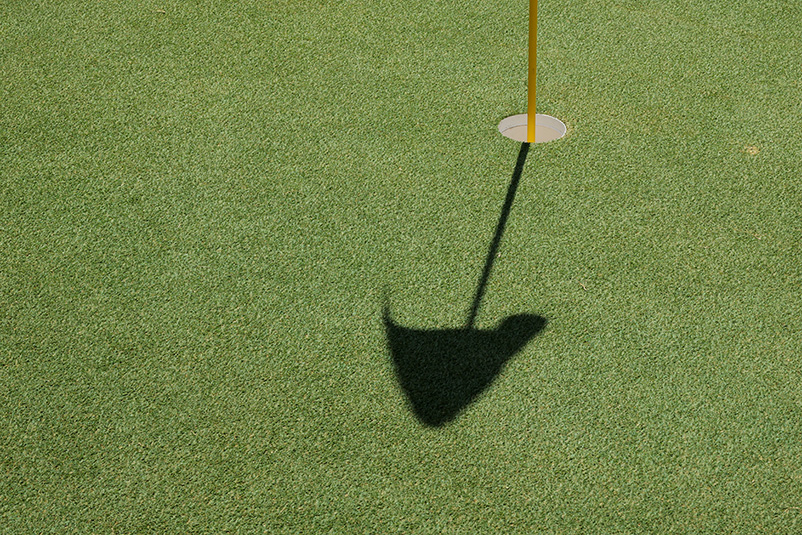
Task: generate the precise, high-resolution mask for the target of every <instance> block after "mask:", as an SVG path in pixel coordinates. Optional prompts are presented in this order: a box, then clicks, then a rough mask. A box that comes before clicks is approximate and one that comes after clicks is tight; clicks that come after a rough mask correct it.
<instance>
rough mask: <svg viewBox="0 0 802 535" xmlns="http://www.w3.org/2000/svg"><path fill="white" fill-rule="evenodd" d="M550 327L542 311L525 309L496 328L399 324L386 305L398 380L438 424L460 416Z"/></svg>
mask: <svg viewBox="0 0 802 535" xmlns="http://www.w3.org/2000/svg"><path fill="white" fill-rule="evenodd" d="M545 326H546V319H545V318H543V317H541V316H535V315H531V314H520V315H515V316H511V317H509V318H507V319H505V320H504V321H502V322H501V323H500V324H499V326H498V327H497V328H496V329H492V330H482V329H475V328H472V327H466V328H461V329H412V328H408V327H402V326H400V325H398V324H397V323H395V322H394V321H393V319H392V318H391V316H390V311H389V309H388V307H387V306H386V305H385V308H384V327H385V330H386V334H387V344H388V346H389V348H390V354H391V355H392V358H393V364H394V365H395V370H396V374H397V376H398V381H399V383H400V384H401V388H402V389H403V390H404V393H405V394H406V396H407V399H408V400H409V403H410V405H411V407H412V411H413V412H414V413H415V416H417V418H418V419H419V420H420V421H421V422H423V423H424V424H426V425H429V426H432V427H439V426H442V425H444V424H446V423H448V422H450V421H452V420H453V419H454V418H456V416H457V415H458V414H459V413H460V412H462V410H463V409H464V408H465V407H467V406H468V405H469V404H470V403H471V402H472V401H474V400H475V399H476V398H477V397H478V396H479V395H480V394H481V393H482V392H484V391H485V389H486V388H487V387H488V386H490V384H491V383H492V382H493V381H494V380H495V378H496V377H497V376H498V374H499V373H500V372H501V371H502V369H503V368H504V365H505V364H506V363H507V361H509V360H510V359H511V358H512V357H513V356H514V355H516V354H517V353H518V352H519V351H521V350H522V349H523V348H524V347H525V346H526V344H527V343H528V342H529V341H530V340H531V339H532V338H533V337H534V336H535V335H536V334H537V333H539V332H540V331H541V330H543V328H544V327H545Z"/></svg>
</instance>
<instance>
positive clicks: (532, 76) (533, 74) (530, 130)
mask: <svg viewBox="0 0 802 535" xmlns="http://www.w3.org/2000/svg"><path fill="white" fill-rule="evenodd" d="M536 85H537V0H529V86H528V98H529V102H528V107H527V110H526V142H527V143H534V142H535V95H536V91H535V86H536Z"/></svg>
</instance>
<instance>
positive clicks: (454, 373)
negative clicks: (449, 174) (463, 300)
mask: <svg viewBox="0 0 802 535" xmlns="http://www.w3.org/2000/svg"><path fill="white" fill-rule="evenodd" d="M528 151H529V144H528V143H522V144H521V150H520V152H519V153H518V160H517V162H516V165H515V171H514V172H513V176H512V180H511V181H510V185H509V188H508V189H507V196H506V198H505V201H504V206H503V208H502V210H501V216H500V217H499V221H498V224H497V225H496V232H495V235H494V236H493V241H492V242H491V245H490V249H489V251H488V253H487V257H486V259H485V265H484V269H483V271H482V275H481V277H480V279H479V284H478V287H477V290H476V294H475V296H474V299H473V303H472V305H471V309H470V312H469V314H468V320H467V322H466V324H465V326H464V327H461V328H456V329H415V328H409V327H404V326H401V325H398V324H397V323H396V322H395V321H394V320H393V318H392V314H391V312H390V306H389V303H387V302H386V301H385V303H384V308H383V314H382V317H383V321H384V327H385V333H386V336H387V345H388V349H389V351H390V356H391V357H392V360H393V364H394V367H395V371H396V375H397V377H398V381H399V383H400V385H401V388H402V389H403V391H404V393H405V394H406V396H407V399H408V400H409V403H410V406H411V408H412V412H413V413H414V414H415V416H416V417H417V418H418V420H420V421H421V422H422V423H423V424H425V425H428V426H432V427H439V426H442V425H445V424H447V423H449V422H451V421H453V420H454V419H455V418H456V417H457V416H458V415H459V414H460V413H461V412H462V411H463V410H464V409H465V408H466V407H467V406H468V405H469V404H470V403H472V402H473V401H474V400H476V399H477V398H478V397H479V396H480V395H481V394H482V392H484V391H485V390H486V389H487V388H488V387H489V386H490V385H491V384H492V383H493V381H494V380H495V378H496V377H497V376H498V375H499V373H501V371H502V370H503V368H504V365H505V364H506V363H507V362H508V361H509V360H510V359H511V358H512V357H513V356H515V355H516V354H517V353H518V352H520V351H521V350H522V349H523V348H524V347H525V346H526V345H527V344H528V343H529V341H530V340H531V339H532V338H533V337H534V336H535V335H537V334H538V333H539V332H540V331H542V330H543V328H544V327H545V326H546V323H547V320H546V318H544V317H542V316H537V315H532V314H517V315H514V316H510V317H508V318H506V319H504V320H502V321H501V322H500V323H499V325H498V327H496V328H495V329H488V330H483V329H476V328H475V327H474V322H475V320H476V316H477V314H478V312H479V307H480V305H481V302H482V299H483V297H484V293H485V289H486V287H487V282H488V280H489V278H490V273H491V271H492V268H493V263H494V261H495V258H496V257H497V254H498V248H499V245H500V243H501V237H502V235H503V234H504V228H505V227H506V224H507V219H508V217H509V214H510V211H511V209H512V204H513V201H514V199H515V192H516V191H517V188H518V183H519V181H520V178H521V174H522V172H523V167H524V163H525V162H526V156H527V153H528Z"/></svg>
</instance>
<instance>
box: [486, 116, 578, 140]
mask: <svg viewBox="0 0 802 535" xmlns="http://www.w3.org/2000/svg"><path fill="white" fill-rule="evenodd" d="M526 118H527V115H526V114H525V113H522V114H520V115H513V116H512V117H507V118H506V119H504V120H503V121H501V122H500V123H499V124H498V131H499V132H501V135H503V136H504V137H508V138H510V139H512V140H514V141H520V142H521V143H525V142H526V126H527V123H526ZM567 130H568V129H567V128H566V126H565V123H563V122H562V121H561V120H559V119H557V118H555V117H552V116H551V115H543V114H542V113H538V114H536V115H535V143H548V142H549V141H554V140H555V139H560V138H561V137H563V136H564V135H565V133H566V132H567Z"/></svg>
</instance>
